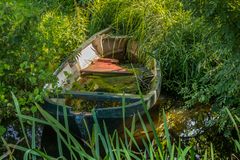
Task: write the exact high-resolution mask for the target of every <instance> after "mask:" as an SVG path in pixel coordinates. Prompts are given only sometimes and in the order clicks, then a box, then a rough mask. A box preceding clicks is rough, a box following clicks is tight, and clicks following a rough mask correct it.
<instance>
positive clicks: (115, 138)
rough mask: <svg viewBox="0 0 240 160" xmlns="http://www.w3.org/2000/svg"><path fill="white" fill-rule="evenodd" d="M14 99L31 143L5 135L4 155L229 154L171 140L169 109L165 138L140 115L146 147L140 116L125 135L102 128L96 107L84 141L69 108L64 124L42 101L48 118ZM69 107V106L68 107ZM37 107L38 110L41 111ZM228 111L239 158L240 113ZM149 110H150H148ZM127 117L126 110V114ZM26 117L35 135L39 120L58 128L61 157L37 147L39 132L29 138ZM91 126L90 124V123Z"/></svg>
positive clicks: (121, 156) (129, 156) (146, 156)
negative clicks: (27, 111) (138, 134)
mask: <svg viewBox="0 0 240 160" xmlns="http://www.w3.org/2000/svg"><path fill="white" fill-rule="evenodd" d="M13 99H14V103H15V106H16V111H17V115H18V118H19V121H20V124H21V128H22V131H23V134H24V141H26V143H27V144H28V145H27V147H23V146H21V145H18V144H17V145H16V144H8V143H7V142H6V141H5V140H4V138H3V137H1V139H2V141H3V142H4V146H5V147H6V152H5V154H3V155H2V156H0V158H6V157H7V158H9V159H15V157H14V152H15V150H19V151H21V152H22V153H23V154H24V156H23V159H26V160H27V159H37V158H38V157H41V158H44V159H119V160H120V159H138V160H141V159H152V160H153V159H160V160H165V159H174V158H177V159H181V160H184V159H195V158H196V157H199V158H201V159H204V160H207V159H212V160H213V159H215V158H216V159H218V158H227V157H222V156H221V155H220V156H221V157H218V156H216V154H215V151H214V147H213V145H212V144H209V149H206V150H205V153H204V154H202V155H199V154H198V151H196V150H195V149H194V146H185V147H182V146H181V144H175V143H172V142H171V136H170V134H169V131H168V125H167V120H166V115H165V112H163V121H164V133H165V134H164V138H163V139H161V140H160V139H159V137H158V136H157V135H158V133H157V131H156V129H155V127H154V126H151V127H152V128H151V129H152V131H153V132H154V138H153V140H151V139H150V135H149V133H148V131H147V127H146V125H145V123H144V121H143V119H142V117H141V116H140V114H138V115H135V116H137V117H138V118H139V119H140V121H141V125H142V128H143V129H144V134H145V138H144V137H143V138H142V139H141V140H142V143H143V146H144V147H143V148H142V147H140V146H139V144H138V143H137V140H136V139H135V137H134V136H133V135H134V133H135V131H136V130H135V129H136V126H135V123H136V117H135V116H134V117H133V120H132V125H131V127H126V126H125V123H124V124H123V126H124V136H121V135H119V133H118V132H116V131H115V132H114V133H113V134H109V132H108V130H107V127H106V126H105V125H104V127H103V129H101V128H100V126H99V122H98V121H97V118H96V115H95V114H94V111H93V117H94V127H93V133H92V134H90V133H89V132H88V140H85V141H84V146H83V144H81V143H79V141H78V140H77V139H76V138H75V137H74V136H73V135H72V134H71V133H70V132H69V126H68V118H67V114H66V113H67V112H64V113H65V114H64V116H65V118H64V124H65V125H62V124H61V123H60V122H59V121H58V120H57V119H55V118H53V117H52V116H51V115H50V114H49V113H47V112H46V111H44V110H43V109H42V108H41V107H40V106H39V105H36V109H37V110H38V111H39V112H40V113H41V115H42V116H43V117H44V119H38V118H35V117H34V116H28V115H24V114H22V113H21V109H20V106H19V103H18V101H17V99H16V97H15V96H13ZM64 109H65V110H66V108H64ZM37 110H36V111H37ZM225 110H226V111H227V113H228V116H229V117H230V119H231V123H233V125H234V127H235V131H236V132H237V138H236V139H233V142H234V145H235V147H236V148H235V153H236V154H233V155H231V156H232V158H236V157H237V156H238V154H239V153H240V145H239V143H240V134H239V129H238V125H239V124H240V121H239V117H237V116H235V115H232V114H231V113H230V111H229V110H228V109H225ZM145 111H146V110H145ZM145 113H146V115H147V119H148V121H149V122H150V124H151V123H153V122H152V119H151V116H150V114H149V113H148V112H145ZM123 118H125V117H124V114H123ZM24 121H28V122H29V123H30V124H31V126H32V135H35V132H36V124H42V125H48V126H50V127H52V128H53V129H54V131H55V132H56V133H57V139H58V155H59V157H57V158H56V157H51V156H50V155H48V153H46V152H43V151H42V150H41V149H40V148H37V147H36V139H35V136H32V139H31V140H29V139H28V138H27V136H26V130H25V127H24V125H23V123H24ZM86 127H87V126H86ZM0 136H1V135H0ZM63 145H65V146H66V150H67V151H68V153H69V155H68V157H66V155H64V152H63Z"/></svg>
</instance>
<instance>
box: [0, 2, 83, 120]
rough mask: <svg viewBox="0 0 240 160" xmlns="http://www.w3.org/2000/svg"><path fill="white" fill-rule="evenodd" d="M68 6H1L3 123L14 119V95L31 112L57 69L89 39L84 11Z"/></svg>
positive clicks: (0, 102)
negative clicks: (7, 119)
mask: <svg viewBox="0 0 240 160" xmlns="http://www.w3.org/2000/svg"><path fill="white" fill-rule="evenodd" d="M65 3H66V2H61V1H49V2H45V1H34V0H33V1H31V2H27V1H24V0H21V1H18V0H16V1H15V0H13V1H7V0H3V1H1V2H0V37H1V38H0V52H1V54H0V121H1V119H2V118H7V117H9V116H12V115H13V114H12V113H13V110H12V109H13V106H12V102H11V101H10V97H11V96H10V91H12V92H14V93H15V94H16V95H18V96H19V97H21V98H20V99H19V103H20V104H21V105H24V106H26V107H25V108H24V109H25V110H29V108H30V107H31V105H32V104H33V103H34V102H39V101H41V100H42V94H43V93H42V87H43V85H44V83H46V82H49V81H51V82H53V80H54V77H53V76H52V73H53V71H54V70H55V69H56V67H57V66H58V65H59V64H60V62H61V61H62V60H63V59H64V58H65V57H66V56H67V55H68V54H69V53H71V52H72V51H73V50H74V49H75V48H76V46H78V45H79V44H80V43H81V42H83V40H84V39H85V34H86V27H87V24H88V20H87V18H86V17H85V16H83V9H81V10H80V9H79V7H78V6H75V5H74V4H73V3H69V4H68V5H67V4H65ZM66 5H67V7H66Z"/></svg>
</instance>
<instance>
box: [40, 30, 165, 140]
mask: <svg viewBox="0 0 240 160" xmlns="http://www.w3.org/2000/svg"><path fill="white" fill-rule="evenodd" d="M142 55H143V54H139V53H138V45H137V42H136V41H133V40H132V39H131V38H130V37H128V36H114V35H112V34H111V28H107V29H105V30H102V31H100V32H98V33H96V34H95V35H93V36H92V37H90V38H89V39H88V40H87V41H86V42H85V43H83V44H82V45H81V46H80V47H79V48H78V49H77V50H76V51H75V52H74V53H72V54H71V55H70V56H69V57H67V58H66V60H65V61H64V62H63V63H62V64H61V65H60V67H59V68H58V69H57V70H56V71H55V72H54V75H55V76H56V77H57V80H58V83H57V85H53V84H46V85H45V90H47V91H48V92H50V94H48V97H45V103H44V105H43V108H44V109H45V110H46V111H47V112H48V113H50V114H52V115H53V116H55V117H57V118H58V119H59V121H61V123H62V124H64V111H65V115H67V117H68V123H69V128H70V131H71V132H72V133H73V134H74V135H75V136H77V137H79V138H86V137H87V130H86V129H88V130H89V131H91V129H92V126H93V124H94V118H93V117H96V119H97V120H98V123H99V124H100V125H103V121H104V122H105V124H106V126H107V128H108V131H109V132H112V131H114V130H115V129H119V127H122V126H123V125H122V121H123V114H124V117H125V121H126V123H128V122H127V120H128V119H131V117H133V116H134V115H136V114H138V113H139V114H140V115H143V114H144V113H145V110H144V109H147V110H148V109H150V108H151V107H152V106H153V105H154V104H155V103H156V101H157V99H158V97H159V94H160V89H161V72H160V65H159V63H158V62H157V61H156V60H155V59H154V58H153V57H151V56H148V55H145V56H144V57H141V56H142ZM124 62H128V63H131V66H134V64H141V65H143V64H144V66H145V67H146V68H147V70H148V73H149V75H150V76H148V77H147V78H148V80H147V88H148V89H147V90H146V91H145V92H142V93H141V95H140V94H139V92H136V91H134V92H132V93H131V92H130V93H129V92H128V91H125V90H123V91H122V90H121V91H122V92H121V91H120V93H116V91H115V92H111V91H108V90H104V89H103V90H101V89H99V88H98V87H99V85H98V87H97V88H98V89H95V90H94V89H92V90H91V89H90V90H81V85H84V84H82V83H83V82H82V81H81V80H84V78H85V77H86V76H89V75H90V76H95V75H98V76H99V75H100V76H102V78H106V77H107V78H108V77H109V76H110V77H111V78H113V81H111V82H109V84H110V85H112V89H113V90H114V88H117V85H118V84H119V85H120V84H122V83H123V82H122V80H121V77H123V78H124V77H125V79H130V78H126V77H131V76H132V77H135V82H134V83H136V84H137V85H136V86H137V87H135V89H137V91H140V92H141V85H142V84H141V83H142V82H141V80H142V79H141V78H139V77H141V76H142V75H143V74H145V73H141V70H140V71H139V70H138V71H137V72H138V73H136V72H135V71H134V67H132V68H133V70H131V69H130V70H131V71H129V70H127V69H125V68H124V67H121V66H120V65H119V64H122V63H124ZM143 72H145V71H143ZM119 77H120V78H119ZM149 77H150V78H149ZM144 78H146V77H144ZM139 79H140V81H138V80H139ZM93 82H94V80H93ZM76 83H77V84H79V86H80V89H79V90H78V89H73V85H74V84H76ZM130 83H132V82H130ZM130 83H128V84H126V85H125V86H126V87H128V85H129V86H130V85H131V84H130ZM123 86H124V85H123ZM56 88H57V89H56ZM93 88H94V87H93ZM95 88H96V86H95ZM121 89H122V88H121ZM56 90H58V91H56ZM117 91H118V90H117ZM130 91H131V88H130ZM69 100H70V101H71V100H72V101H78V100H80V101H81V102H84V103H83V105H85V106H83V107H82V109H83V110H80V111H76V110H75V109H74V107H75V106H74V105H78V104H77V103H69ZM89 106H93V107H92V108H91V111H89V110H84V107H85V108H87V107H89ZM144 107H145V108H144ZM64 108H66V110H65V109H64ZM123 111H124V113H123ZM93 115H94V116H93ZM96 119H95V120H96ZM86 127H87V128H86ZM100 127H101V126H100Z"/></svg>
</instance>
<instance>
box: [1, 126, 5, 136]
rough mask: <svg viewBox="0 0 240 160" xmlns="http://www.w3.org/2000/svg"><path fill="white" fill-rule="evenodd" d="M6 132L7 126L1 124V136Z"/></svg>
mask: <svg viewBox="0 0 240 160" xmlns="http://www.w3.org/2000/svg"><path fill="white" fill-rule="evenodd" d="M5 132H6V128H5V127H3V126H0V136H2V135H3V134H4V133H5Z"/></svg>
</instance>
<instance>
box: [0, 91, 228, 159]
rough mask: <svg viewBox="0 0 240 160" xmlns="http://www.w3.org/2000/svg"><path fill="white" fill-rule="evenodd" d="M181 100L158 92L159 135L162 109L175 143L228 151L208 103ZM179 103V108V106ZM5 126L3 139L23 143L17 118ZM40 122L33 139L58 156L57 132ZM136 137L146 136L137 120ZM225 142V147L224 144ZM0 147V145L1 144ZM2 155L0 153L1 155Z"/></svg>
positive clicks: (156, 116)
mask: <svg viewBox="0 0 240 160" xmlns="http://www.w3.org/2000/svg"><path fill="white" fill-rule="evenodd" d="M181 106H182V103H181V101H178V100H175V99H173V98H170V97H164V96H161V97H160V99H159V101H158V103H157V104H156V105H155V106H154V107H153V108H152V109H151V110H150V114H151V117H152V120H153V122H154V124H155V127H156V130H157V132H158V135H159V137H160V138H164V127H163V116H162V115H163V114H162V113H163V109H164V110H165V112H166V115H167V122H168V127H169V132H170V135H171V140H172V141H174V142H176V144H178V142H179V140H181V144H182V145H183V146H184V145H193V144H194V149H195V150H197V151H198V154H204V151H205V149H207V148H209V147H210V143H213V145H214V146H215V147H216V150H218V151H219V152H220V153H216V154H219V155H220V154H224V155H228V154H229V150H228V149H226V148H228V145H230V144H228V141H227V140H226V139H225V138H224V137H223V136H222V135H221V134H219V133H218V132H217V130H216V129H215V128H214V127H213V126H211V127H209V126H210V124H211V120H212V119H213V116H212V115H211V111H210V107H209V106H196V107H194V108H193V109H183V108H181ZM179 107H180V108H179ZM143 119H144V121H145V123H146V127H147V130H148V134H149V135H150V137H152V138H153V132H152V128H151V127H150V124H149V123H148V121H147V118H146V117H143ZM1 125H4V126H5V127H6V132H5V134H4V136H3V137H4V139H5V140H6V141H7V142H8V143H12V144H16V143H19V144H22V145H25V144H24V143H23V142H22V141H23V140H22V137H23V136H22V132H21V128H20V124H19V122H18V121H17V120H14V121H11V120H8V121H5V122H3V124H1ZM43 128H44V127H43V126H37V131H36V132H37V133H36V142H37V145H38V147H42V148H43V149H44V151H46V152H47V153H48V154H49V155H52V156H57V154H58V151H57V138H56V134H55V133H54V131H53V130H52V129H51V128H46V127H45V129H43ZM26 133H27V136H28V137H29V139H31V126H26ZM134 136H135V138H136V140H137V141H138V142H139V145H141V138H143V137H144V136H145V132H144V131H143V129H142V125H141V123H140V122H137V123H136V132H135V134H134ZM0 144H1V143H0ZM223 146H224V147H223ZM0 147H1V146H0ZM1 152H3V153H2V154H0V155H3V154H4V149H3V147H2V148H0V153H1ZM16 155H17V156H19V157H20V153H19V152H16ZM0 157H1V156H0Z"/></svg>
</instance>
